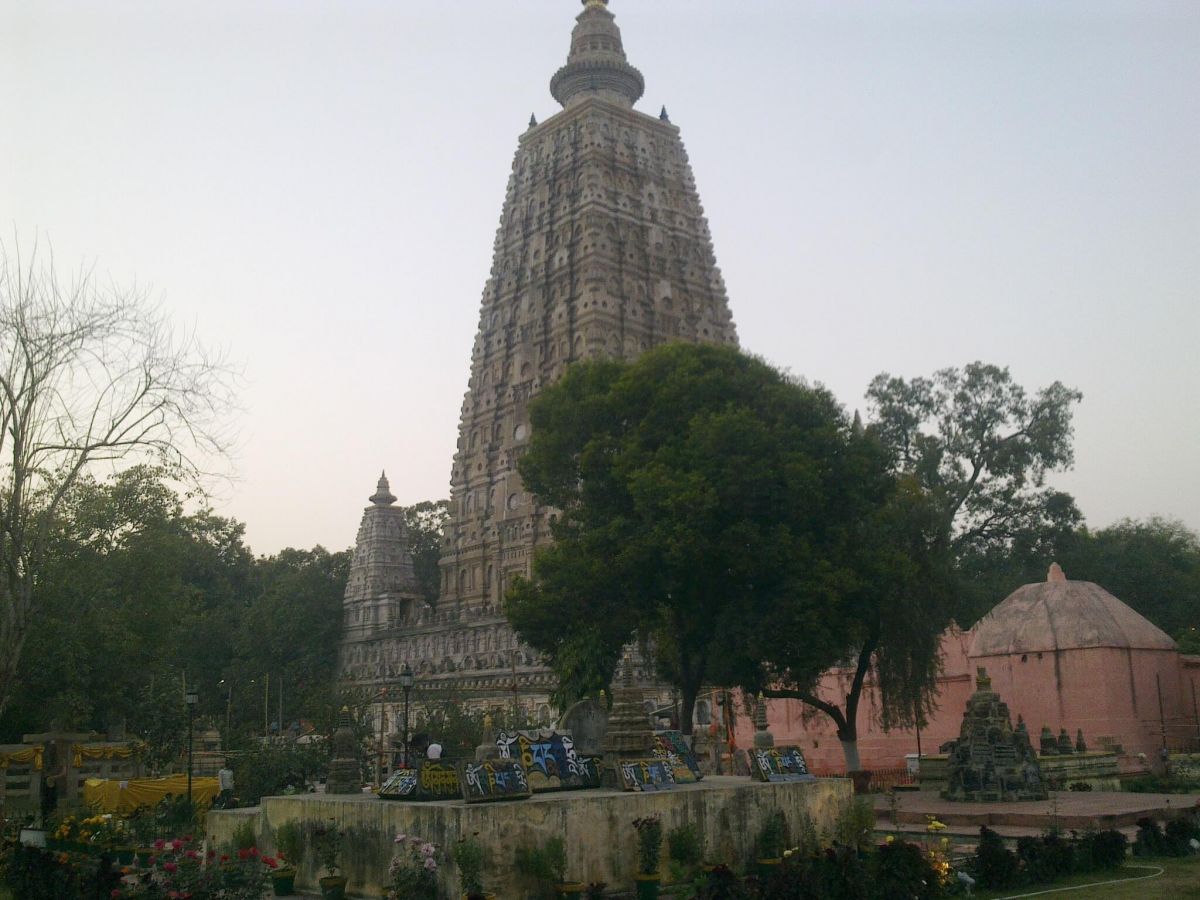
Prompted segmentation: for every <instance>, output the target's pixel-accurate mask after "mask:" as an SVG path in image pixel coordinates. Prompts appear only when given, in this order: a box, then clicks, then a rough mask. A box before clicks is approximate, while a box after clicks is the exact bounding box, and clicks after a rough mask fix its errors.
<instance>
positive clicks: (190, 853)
mask: <svg viewBox="0 0 1200 900" xmlns="http://www.w3.org/2000/svg"><path fill="white" fill-rule="evenodd" d="M184 856H186V857H187V858H188V859H199V858H200V854H199V853H197V852H196V851H195V850H189V851H188V852H187V853H185V854H184Z"/></svg>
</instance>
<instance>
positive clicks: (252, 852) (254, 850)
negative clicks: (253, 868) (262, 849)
mask: <svg viewBox="0 0 1200 900" xmlns="http://www.w3.org/2000/svg"><path fill="white" fill-rule="evenodd" d="M250 855H251V856H258V848H257V847H251V848H250Z"/></svg>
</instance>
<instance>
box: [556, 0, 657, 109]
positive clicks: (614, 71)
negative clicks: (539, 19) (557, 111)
mask: <svg viewBox="0 0 1200 900" xmlns="http://www.w3.org/2000/svg"><path fill="white" fill-rule="evenodd" d="M575 23H576V24H575V29H574V30H573V31H572V32H571V51H570V53H568V54H567V64H566V65H565V66H563V67H562V68H561V69H559V70H558V71H557V72H555V73H554V77H553V78H551V79H550V93H551V94H553V95H554V99H555V100H557V101H558V102H559V103H561V104H562V105H563V106H568V105H569V104H571V103H573V102H577V101H581V100H585V99H587V98H589V97H598V98H601V99H604V100H608V101H609V102H612V103H619V104H621V105H622V106H633V104H634V103H636V102H637V101H638V98H639V97H641V96H642V92H643V91H644V90H645V88H646V83H645V80H644V79H643V78H642V73H641V72H639V71H638V70H637V69H635V68H634V67H633V66H631V65H630V64H629V61H628V60H627V59H626V58H625V48H624V46H623V45H622V43H621V29H620V28H618V27H617V25H616V22H614V21H613V14H612V13H610V12H609V11H608V0H584V2H583V12H581V13H580V14H579V15H578V16H576V18H575Z"/></svg>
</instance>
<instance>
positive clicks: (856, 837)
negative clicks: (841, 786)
mask: <svg viewBox="0 0 1200 900" xmlns="http://www.w3.org/2000/svg"><path fill="white" fill-rule="evenodd" d="M810 824H811V821H810ZM874 833H875V809H874V807H873V806H872V805H871V803H870V802H869V801H868V800H866V799H864V798H862V797H855V798H853V799H852V800H851V801H850V802H849V803H847V804H846V805H845V806H843V807H842V810H841V812H840V813H839V814H838V817H837V821H836V822H835V823H834V826H833V836H834V839H835V840H836V841H837V842H838V843H839V844H843V845H845V846H847V847H852V848H853V849H854V850H856V851H857V852H860V853H862V852H865V851H866V850H867V849H869V848H870V846H871V843H872V837H873V836H874Z"/></svg>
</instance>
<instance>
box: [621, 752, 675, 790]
mask: <svg viewBox="0 0 1200 900" xmlns="http://www.w3.org/2000/svg"><path fill="white" fill-rule="evenodd" d="M617 778H618V780H619V782H620V785H621V790H623V791H669V790H671V788H673V787H675V783H676V782H675V773H674V771H672V767H671V764H670V763H668V762H667V761H666V760H665V759H659V758H657V757H655V758H652V759H623V760H621V761H620V762H619V763H617Z"/></svg>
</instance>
